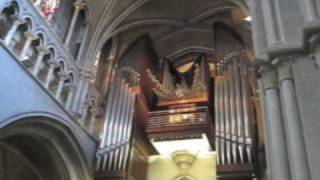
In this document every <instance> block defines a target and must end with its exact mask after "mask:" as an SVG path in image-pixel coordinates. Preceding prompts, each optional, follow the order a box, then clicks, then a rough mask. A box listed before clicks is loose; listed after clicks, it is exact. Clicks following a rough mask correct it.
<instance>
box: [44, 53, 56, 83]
mask: <svg viewBox="0 0 320 180" xmlns="http://www.w3.org/2000/svg"><path fill="white" fill-rule="evenodd" d="M48 63H49V71H48V74H47V77H46V80H45V82H44V87H45V88H47V89H48V88H49V85H50V83H51V81H52V77H53V72H54V69H55V68H56V67H58V66H59V63H58V62H57V61H56V60H54V59H50V60H49V61H48Z"/></svg>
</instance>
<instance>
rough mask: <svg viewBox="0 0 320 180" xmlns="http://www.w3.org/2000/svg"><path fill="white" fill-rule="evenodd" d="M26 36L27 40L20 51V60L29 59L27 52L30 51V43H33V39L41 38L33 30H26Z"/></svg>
mask: <svg viewBox="0 0 320 180" xmlns="http://www.w3.org/2000/svg"><path fill="white" fill-rule="evenodd" d="M24 36H25V37H26V42H25V43H24V45H23V48H22V51H21V53H20V60H21V61H24V60H27V59H28V57H27V56H26V54H27V52H28V50H29V48H30V45H31V43H32V41H34V40H36V39H38V38H39V37H38V36H37V35H36V34H34V33H33V32H30V31H27V32H25V33H24Z"/></svg>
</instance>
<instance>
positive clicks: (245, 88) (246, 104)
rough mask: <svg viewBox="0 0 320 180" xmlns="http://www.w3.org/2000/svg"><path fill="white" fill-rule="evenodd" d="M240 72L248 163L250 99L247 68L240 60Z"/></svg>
mask: <svg viewBox="0 0 320 180" xmlns="http://www.w3.org/2000/svg"><path fill="white" fill-rule="evenodd" d="M240 72H241V75H240V77H241V90H242V91H241V92H242V106H243V122H244V136H245V139H244V140H245V141H244V142H245V145H246V153H247V157H248V161H249V163H251V162H252V135H251V127H250V108H249V107H250V106H249V103H250V100H249V97H250V96H249V89H248V76H247V73H248V72H247V68H246V66H245V64H244V62H243V61H240Z"/></svg>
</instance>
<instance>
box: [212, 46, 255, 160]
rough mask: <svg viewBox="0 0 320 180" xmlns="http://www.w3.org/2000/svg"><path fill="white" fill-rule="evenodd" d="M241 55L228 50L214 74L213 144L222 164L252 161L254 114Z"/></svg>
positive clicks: (245, 69)
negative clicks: (216, 72) (227, 54)
mask: <svg viewBox="0 0 320 180" xmlns="http://www.w3.org/2000/svg"><path fill="white" fill-rule="evenodd" d="M243 57H244V56H243V54H242V53H240V52H235V53H231V54H230V56H228V57H227V58H226V61H224V62H223V63H220V64H219V66H218V74H217V76H216V78H215V83H214V84H215V93H214V97H215V136H216V140H215V144H216V150H217V152H218V160H217V163H218V164H221V165H224V164H251V163H253V138H254V137H253V128H254V127H253V114H252V110H251V108H252V105H251V102H250V101H251V100H250V89H249V84H248V69H247V66H246V64H245V61H244V58H243Z"/></svg>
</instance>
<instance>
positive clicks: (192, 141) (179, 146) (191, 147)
mask: <svg viewBox="0 0 320 180" xmlns="http://www.w3.org/2000/svg"><path fill="white" fill-rule="evenodd" d="M151 143H152V144H153V146H154V147H155V148H156V149H157V151H158V152H159V154H161V155H170V154H172V153H174V152H176V151H189V152H192V153H195V154H198V153H207V152H210V151H211V147H210V144H209V140H208V138H207V136H206V135H205V134H202V135H201V136H200V137H197V138H189V139H177V140H160V141H159V140H151Z"/></svg>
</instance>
